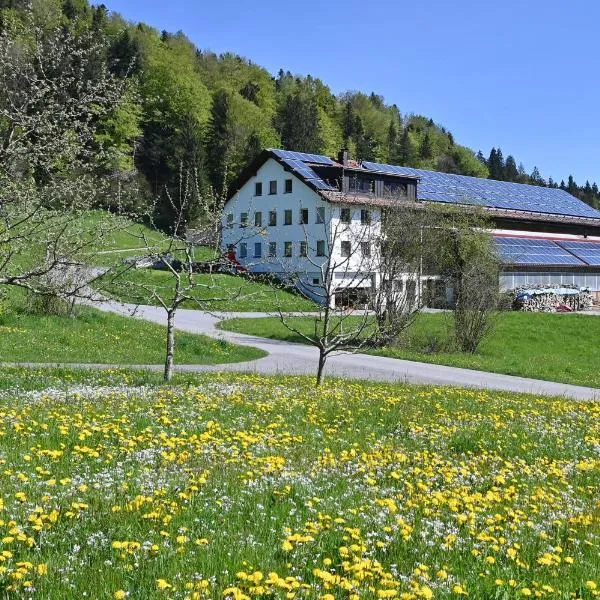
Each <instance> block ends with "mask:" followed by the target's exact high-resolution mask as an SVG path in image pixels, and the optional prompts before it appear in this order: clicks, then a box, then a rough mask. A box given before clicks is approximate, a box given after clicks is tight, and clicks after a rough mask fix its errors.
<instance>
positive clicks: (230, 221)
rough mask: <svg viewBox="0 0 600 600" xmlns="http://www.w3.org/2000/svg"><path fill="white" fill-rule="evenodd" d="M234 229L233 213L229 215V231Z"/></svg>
mask: <svg viewBox="0 0 600 600" xmlns="http://www.w3.org/2000/svg"><path fill="white" fill-rule="evenodd" d="M232 228H233V213H228V214H227V229H232Z"/></svg>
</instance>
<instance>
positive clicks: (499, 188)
mask: <svg viewBox="0 0 600 600" xmlns="http://www.w3.org/2000/svg"><path fill="white" fill-rule="evenodd" d="M269 158H273V159H274V160H276V161H277V162H278V163H280V164H281V165H282V166H283V167H284V169H286V170H287V171H290V172H291V173H293V174H294V175H295V176H296V177H298V178H299V179H300V180H302V181H303V182H304V183H305V184H306V185H308V186H309V187H310V188H311V189H313V190H314V191H315V192H317V193H318V194H320V195H321V196H322V197H323V198H324V199H326V200H328V201H337V202H345V201H350V200H348V194H342V192H340V191H339V188H338V187H337V185H336V182H335V181H329V180H328V179H327V178H326V176H325V175H322V174H320V173H319V172H323V171H327V170H330V169H331V170H333V171H334V172H335V170H337V169H340V170H341V169H344V170H346V171H348V172H351V173H352V174H353V175H356V174H359V173H361V172H363V173H365V174H371V175H376V174H379V175H388V176H395V177H401V178H403V179H413V180H415V181H417V182H418V183H417V199H418V200H422V201H424V202H442V203H450V204H460V205H471V206H481V207H483V208H486V209H488V210H490V211H491V212H492V213H494V214H496V215H499V216H509V215H513V216H514V217H515V218H519V219H520V218H523V219H525V218H526V219H529V220H532V219H533V220H536V219H537V220H541V221H565V220H569V221H574V222H585V223H591V224H593V225H595V226H600V211H597V210H595V209H594V208H592V207H591V206H589V205H587V204H586V203H585V202H583V201H582V200H579V198H575V197H574V196H572V195H571V194H569V193H568V192H566V191H564V190H561V189H557V188H546V187H540V186H535V185H527V184H522V183H512V182H508V181H496V180H494V179H483V178H479V177H469V176H466V175H453V174H449V173H439V172H437V171H427V170H424V169H413V168H412V167H399V166H395V165H387V164H383V163H375V162H369V161H363V162H359V163H356V162H355V161H352V164H350V165H343V164H341V163H340V162H338V161H336V160H334V159H332V158H330V157H328V156H323V155H321V154H309V153H305V152H294V151H291V150H281V149H279V148H267V149H266V150H264V151H263V152H261V154H260V155H259V156H258V157H257V159H256V160H255V161H254V162H253V163H252V164H251V165H250V166H249V167H248V168H246V169H245V170H244V171H243V172H242V173H241V175H240V177H239V178H238V180H237V182H236V184H235V185H234V186H233V187H232V188H231V194H230V198H231V197H233V196H234V195H235V194H236V193H237V192H238V191H239V189H240V188H241V187H242V185H244V183H246V181H247V180H248V179H249V178H250V177H251V176H253V175H255V174H256V172H257V171H258V169H259V168H260V167H261V166H262V164H263V163H264V162H265V161H266V160H267V159H269ZM355 200H357V201H359V200H360V202H362V203H372V204H381V203H389V200H385V199H378V198H374V197H370V196H366V195H360V197H358V196H357V197H356V198H355Z"/></svg>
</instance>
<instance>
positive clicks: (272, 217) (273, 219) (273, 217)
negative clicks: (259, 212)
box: [269, 210, 277, 227]
mask: <svg viewBox="0 0 600 600" xmlns="http://www.w3.org/2000/svg"><path fill="white" fill-rule="evenodd" d="M276 225H277V211H276V210H270V211H269V227H275V226H276Z"/></svg>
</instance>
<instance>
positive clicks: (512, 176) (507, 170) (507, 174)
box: [504, 154, 519, 181]
mask: <svg viewBox="0 0 600 600" xmlns="http://www.w3.org/2000/svg"><path fill="white" fill-rule="evenodd" d="M504 179H505V180H506V181H518V180H519V170H518V169H517V163H516V161H515V159H514V157H513V156H512V155H511V154H509V155H508V156H507V157H506V164H505V166H504Z"/></svg>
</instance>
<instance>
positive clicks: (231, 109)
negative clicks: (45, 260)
mask: <svg viewBox="0 0 600 600" xmlns="http://www.w3.org/2000/svg"><path fill="white" fill-rule="evenodd" d="M0 28H1V30H2V31H3V32H5V33H7V32H8V35H11V36H14V37H17V38H20V39H22V40H23V46H24V48H26V47H27V43H28V42H27V40H28V39H29V38H30V37H31V36H32V35H45V33H46V32H51V31H53V32H55V31H56V30H57V29H60V30H64V31H68V32H69V35H71V36H72V37H73V36H74V37H75V38H76V39H80V40H81V43H82V44H89V43H90V39H93V40H94V41H95V43H97V44H101V45H102V48H103V52H102V54H101V59H100V60H99V61H98V64H97V68H98V69H108V70H109V71H110V72H111V73H112V74H113V75H114V76H115V77H117V78H119V79H120V80H122V81H123V83H124V84H126V85H124V86H123V96H122V99H121V102H120V104H119V105H118V107H117V108H115V110H114V111H113V113H112V114H111V116H110V118H104V119H103V121H102V123H100V124H99V127H98V134H97V136H96V140H95V143H96V144H98V147H99V148H101V149H102V152H99V153H98V156H101V157H102V158H101V159H100V160H99V164H98V172H99V173H102V174H104V175H108V176H110V177H111V178H112V179H113V180H114V181H116V182H119V186H120V189H121V188H122V189H123V190H125V191H126V190H127V189H128V188H129V189H132V190H133V189H135V194H131V196H132V197H133V196H135V198H136V202H139V201H140V198H141V199H142V201H144V199H147V200H148V201H150V199H155V198H160V197H162V196H164V191H165V190H169V189H170V190H177V189H178V188H179V187H180V177H181V167H182V165H183V167H184V169H185V171H186V172H195V173H197V174H198V178H199V184H200V187H201V188H204V189H207V190H208V189H211V190H213V191H214V192H215V193H222V192H223V191H224V190H226V189H227V187H228V186H229V185H230V184H231V182H232V181H233V179H234V178H235V177H236V175H237V174H238V173H239V172H240V170H241V168H242V167H243V166H244V165H246V164H247V163H248V162H249V161H251V160H252V159H253V158H254V157H255V156H256V155H257V153H258V152H259V151H260V150H261V149H262V148H264V147H268V146H281V147H283V148H288V149H294V150H299V151H305V152H314V153H319V154H327V155H330V156H335V155H336V154H337V152H338V151H339V149H340V148H342V147H347V148H348V149H349V151H350V155H351V156H353V157H357V158H361V159H364V160H372V161H377V162H386V163H393V164H398V165H407V166H414V167H419V168H426V169H434V170H440V171H444V172H448V173H460V174H466V175H473V176H477V177H492V178H496V179H503V180H507V181H518V182H523V183H533V184H535V185H552V186H556V185H557V184H556V183H555V182H554V181H552V179H549V180H548V181H545V180H544V179H543V178H542V177H541V175H540V173H539V172H538V170H537V168H536V169H534V170H533V172H532V173H527V172H526V171H525V169H524V168H523V166H522V165H519V166H518V165H517V161H516V160H515V158H514V157H513V156H507V158H506V159H504V158H503V155H502V151H501V150H499V149H496V148H494V149H492V151H491V153H490V154H489V157H487V158H486V157H485V156H484V155H483V154H482V153H481V152H480V153H478V154H475V153H474V152H473V151H472V150H470V149H469V148H466V147H465V146H462V145H460V144H458V143H456V141H455V139H454V136H453V135H452V133H451V132H450V131H448V130H447V129H445V128H444V127H442V126H440V125H438V124H436V123H434V122H433V120H431V119H430V118H428V117H426V116H421V115H415V114H404V113H402V112H401V110H400V109H399V108H398V106H396V105H395V104H387V103H386V101H385V100H384V98H383V97H382V96H380V95H378V94H376V93H363V92H360V91H349V92H345V93H343V94H340V95H336V94H334V93H332V91H331V90H330V89H329V87H328V86H327V85H326V84H325V83H324V82H322V81H321V80H319V79H317V78H313V77H311V76H310V75H307V76H297V75H294V74H292V73H290V72H289V71H284V70H281V71H279V73H277V74H276V75H272V74H271V73H269V72H268V71H266V70H265V69H264V68H262V67H260V66H259V65H256V64H254V63H253V62H252V61H251V60H247V59H245V58H242V57H240V56H238V55H236V54H232V53H225V54H221V55H216V54H214V53H212V52H208V51H203V50H200V49H198V48H197V47H196V46H195V45H194V44H193V43H192V42H191V41H190V40H189V39H188V38H187V37H186V36H185V35H184V34H183V33H182V32H177V33H168V32H166V31H162V32H161V31H157V30H156V29H154V28H152V27H149V26H148V25H145V24H144V23H137V24H132V23H129V22H127V21H125V20H124V19H123V18H122V17H121V16H119V15H118V14H114V13H111V12H109V11H108V10H107V9H106V7H105V6H103V5H100V6H91V5H90V4H89V3H88V2H87V0H0ZM82 77H90V78H91V79H92V80H93V78H94V77H95V75H94V73H93V72H90V69H89V68H88V69H87V71H86V72H85V73H82ZM0 96H1V91H0ZM2 133H3V132H2V123H1V121H0V134H2ZM561 185H562V186H563V187H564V188H565V189H568V191H570V192H571V193H573V194H575V195H577V196H579V197H581V198H582V199H584V200H585V201H586V202H588V203H589V204H592V205H598V201H599V194H598V188H597V186H596V185H595V184H593V185H590V184H589V182H588V183H586V185H585V186H582V187H579V186H577V184H576V183H575V182H574V181H573V179H572V178H569V181H568V183H567V184H564V182H563V183H562V184H561ZM120 197H121V198H124V197H127V194H126V193H123V194H122V195H121V196H120ZM167 205H168V202H167V200H163V206H162V211H161V210H160V208H159V212H161V215H162V218H163V219H164V222H165V224H166V223H168V219H169V210H168V206H167Z"/></svg>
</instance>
